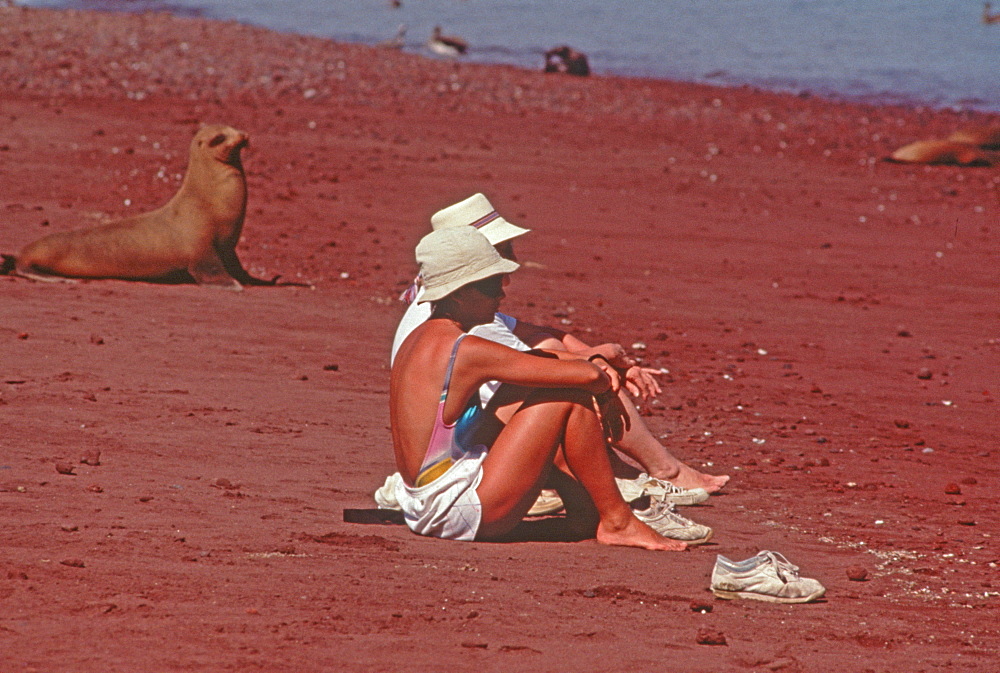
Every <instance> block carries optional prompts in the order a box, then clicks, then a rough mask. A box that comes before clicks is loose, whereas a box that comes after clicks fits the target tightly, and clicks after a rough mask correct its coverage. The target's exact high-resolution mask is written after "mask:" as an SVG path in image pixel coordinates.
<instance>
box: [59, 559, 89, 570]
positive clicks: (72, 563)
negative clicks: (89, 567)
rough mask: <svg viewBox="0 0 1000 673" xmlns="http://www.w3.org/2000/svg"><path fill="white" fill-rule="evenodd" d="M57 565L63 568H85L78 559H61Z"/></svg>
mask: <svg viewBox="0 0 1000 673" xmlns="http://www.w3.org/2000/svg"><path fill="white" fill-rule="evenodd" d="M59 563H61V564H62V565H64V566H69V567H70V568H83V567H85V566H84V563H83V561H81V560H80V559H78V558H66V559H63V560H62V561H60V562H59Z"/></svg>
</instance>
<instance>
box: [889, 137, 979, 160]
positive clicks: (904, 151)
mask: <svg viewBox="0 0 1000 673" xmlns="http://www.w3.org/2000/svg"><path fill="white" fill-rule="evenodd" d="M887 161H895V162H898V163H904V164H955V165H958V166H989V165H990V161H989V159H988V158H987V157H986V154H985V153H983V152H982V151H981V150H980V149H979V148H978V147H976V146H975V145H970V144H968V143H956V142H953V141H951V140H918V141H916V142H913V143H910V144H909V145H904V146H903V147H900V148H899V149H898V150H896V151H895V152H893V153H892V154H891V155H889V157H887Z"/></svg>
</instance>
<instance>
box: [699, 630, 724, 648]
mask: <svg viewBox="0 0 1000 673" xmlns="http://www.w3.org/2000/svg"><path fill="white" fill-rule="evenodd" d="M695 642H697V643H698V644H699V645H725V644H726V635H725V634H724V633H722V631H713V630H712V629H698V636H697V638H695Z"/></svg>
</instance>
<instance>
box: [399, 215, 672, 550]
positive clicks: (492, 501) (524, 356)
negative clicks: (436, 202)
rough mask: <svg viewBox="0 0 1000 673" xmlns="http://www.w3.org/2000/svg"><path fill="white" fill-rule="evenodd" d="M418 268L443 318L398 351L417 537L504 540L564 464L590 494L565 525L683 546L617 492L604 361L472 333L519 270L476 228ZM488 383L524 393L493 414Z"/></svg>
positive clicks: (409, 500)
mask: <svg viewBox="0 0 1000 673" xmlns="http://www.w3.org/2000/svg"><path fill="white" fill-rule="evenodd" d="M417 261H418V262H419V263H420V267H421V274H422V277H423V281H424V294H423V295H422V296H421V298H420V301H421V302H432V306H433V313H432V315H431V318H430V319H429V320H427V321H426V322H424V323H423V324H422V325H420V326H419V327H417V328H416V329H415V330H414V331H413V332H412V334H410V336H409V337H407V339H406V340H405V341H404V342H403V344H402V345H401V346H400V348H399V351H398V353H397V355H396V359H395V362H394V364H393V367H392V376H391V383H390V390H389V395H390V402H389V403H390V418H391V422H392V438H393V446H394V450H395V455H396V466H397V467H398V469H399V471H400V473H401V474H402V476H403V481H402V483H400V484H399V486H398V487H397V489H396V497H397V499H398V500H399V503H400V505H401V507H402V509H403V512H404V514H405V516H406V522H407V525H408V526H409V527H410V529H411V530H413V531H414V532H416V533H420V534H422V535H430V536H434V537H442V538H448V539H456V540H493V539H498V538H500V537H502V536H504V535H506V534H507V533H509V532H510V531H511V530H512V529H513V528H514V527H515V526H516V525H517V524H518V523H519V522H520V521H521V518H522V517H523V516H524V514H525V512H527V510H528V508H529V507H530V506H531V504H532V503H533V502H534V501H535V498H536V497H537V496H538V493H539V491H540V489H541V488H542V485H543V484H544V483H545V481H546V479H547V478H548V476H549V472H550V470H551V468H552V466H553V464H555V465H556V466H557V469H558V470H560V471H561V472H563V473H565V474H566V475H568V476H570V477H572V478H573V479H574V480H575V482H578V484H579V485H580V486H582V487H583V489H584V490H585V492H586V496H588V497H573V496H572V495H570V494H569V493H563V497H564V500H565V501H566V507H567V518H568V519H570V520H571V522H577V523H578V522H581V521H584V522H589V524H590V525H591V530H593V524H594V523H595V522H596V536H597V540H598V541H599V542H602V543H604V544H611V545H623V546H632V547H643V548H646V549H663V550H682V549H685V548H686V546H687V545H686V544H685V543H683V542H679V541H676V540H669V539H666V538H663V537H661V536H660V535H659V534H657V533H656V532H655V531H653V529H651V528H650V527H649V526H647V525H646V524H644V523H642V522H641V521H639V520H638V519H637V518H636V517H635V516H634V515H633V513H632V510H631V509H630V507H629V506H628V504H627V503H626V502H625V501H624V500H623V499H622V496H621V494H620V493H619V491H618V488H617V486H616V484H615V480H614V476H613V474H612V471H611V465H610V462H609V460H608V454H607V449H606V445H605V432H604V428H603V426H602V423H601V418H600V417H599V416H598V414H597V412H596V410H595V405H594V396H595V395H597V396H602V395H604V394H605V393H610V394H611V395H610V396H606V397H613V396H614V395H615V394H616V393H617V389H618V385H619V381H618V376H617V374H616V373H615V371H614V369H612V368H611V367H610V366H609V365H607V363H604V362H602V361H601V360H600V359H599V358H595V359H594V361H593V362H591V361H586V360H580V359H574V360H560V359H549V358H543V357H538V356H536V355H532V354H529V353H521V352H519V351H516V350H514V349H511V348H508V347H506V346H502V345H500V344H496V343H493V342H491V341H487V340H485V339H481V338H479V337H475V336H470V335H468V334H466V332H468V330H470V329H471V328H472V327H474V326H476V325H481V324H485V323H489V322H492V321H493V317H494V314H495V313H496V311H497V309H498V308H499V305H500V300H501V299H502V298H503V297H504V292H503V279H504V276H505V275H506V274H508V273H511V272H513V271H514V270H515V269H517V268H518V264H517V263H516V262H513V261H510V260H506V259H504V258H502V257H501V256H500V255H499V254H498V253H497V251H496V250H495V249H494V248H493V246H492V245H490V243H489V241H488V240H487V239H486V237H485V236H483V235H482V234H481V233H480V232H478V231H476V230H474V229H472V228H467V227H460V228H453V229H442V230H439V231H434V232H432V233H430V234H428V235H427V236H425V237H424V238H423V239H422V240H421V241H420V244H419V245H418V246H417ZM486 381H501V382H503V383H510V384H516V385H515V386H509V387H508V388H509V389H510V390H509V391H508V392H507V393H506V394H505V395H504V396H503V397H502V398H500V399H497V398H496V397H495V398H494V400H493V401H492V402H491V404H490V406H489V407H488V408H487V409H485V410H484V409H482V408H480V406H479V403H478V402H479V396H478V394H477V392H478V389H479V386H481V385H482V384H483V383H484V382H486ZM516 386H520V388H518V387H516ZM554 476H556V475H554Z"/></svg>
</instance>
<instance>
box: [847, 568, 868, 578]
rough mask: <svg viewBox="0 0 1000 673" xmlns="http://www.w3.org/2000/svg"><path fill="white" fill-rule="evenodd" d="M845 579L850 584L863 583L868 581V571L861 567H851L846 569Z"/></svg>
mask: <svg viewBox="0 0 1000 673" xmlns="http://www.w3.org/2000/svg"><path fill="white" fill-rule="evenodd" d="M847 579H849V580H851V581H852V582H864V581H865V580H867V579H868V570H867V569H866V568H864V567H862V566H851V567H850V568H848V569H847Z"/></svg>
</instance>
